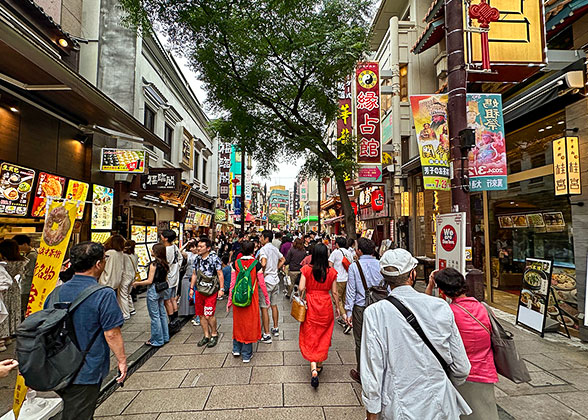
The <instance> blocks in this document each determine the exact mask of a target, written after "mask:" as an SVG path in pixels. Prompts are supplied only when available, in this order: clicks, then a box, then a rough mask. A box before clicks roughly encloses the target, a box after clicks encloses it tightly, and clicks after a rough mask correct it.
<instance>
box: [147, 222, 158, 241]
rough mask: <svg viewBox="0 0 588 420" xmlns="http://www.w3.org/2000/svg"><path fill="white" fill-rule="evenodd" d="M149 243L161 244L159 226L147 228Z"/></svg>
mask: <svg viewBox="0 0 588 420" xmlns="http://www.w3.org/2000/svg"><path fill="white" fill-rule="evenodd" d="M147 242H159V235H158V234H157V226H147Z"/></svg>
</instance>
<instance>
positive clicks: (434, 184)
mask: <svg viewBox="0 0 588 420" xmlns="http://www.w3.org/2000/svg"><path fill="white" fill-rule="evenodd" d="M447 100H448V97H447V95H422V96H411V97H410V106H411V108H412V116H413V119H414V128H415V130H416V132H417V143H418V146H419V154H420V157H421V167H422V171H423V183H424V187H425V189H427V190H442V191H449V190H450V183H449V127H448V125H447Z"/></svg>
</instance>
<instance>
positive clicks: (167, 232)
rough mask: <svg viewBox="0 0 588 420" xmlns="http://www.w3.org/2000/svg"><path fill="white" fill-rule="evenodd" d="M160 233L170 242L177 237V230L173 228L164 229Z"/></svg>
mask: <svg viewBox="0 0 588 420" xmlns="http://www.w3.org/2000/svg"><path fill="white" fill-rule="evenodd" d="M160 235H161V236H163V237H164V238H165V239H166V240H167V241H168V242H169V243H170V244H171V243H172V242H173V241H175V240H176V238H177V235H176V232H174V231H173V230H171V229H164V230H162V231H161V233H160Z"/></svg>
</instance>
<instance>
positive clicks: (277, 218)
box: [269, 213, 286, 226]
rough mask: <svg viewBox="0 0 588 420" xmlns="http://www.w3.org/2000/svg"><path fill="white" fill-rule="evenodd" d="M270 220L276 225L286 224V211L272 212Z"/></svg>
mask: <svg viewBox="0 0 588 420" xmlns="http://www.w3.org/2000/svg"><path fill="white" fill-rule="evenodd" d="M269 222H270V223H271V224H272V225H274V226H277V225H280V226H284V224H285V223H286V215H285V214H284V213H274V214H270V216H269Z"/></svg>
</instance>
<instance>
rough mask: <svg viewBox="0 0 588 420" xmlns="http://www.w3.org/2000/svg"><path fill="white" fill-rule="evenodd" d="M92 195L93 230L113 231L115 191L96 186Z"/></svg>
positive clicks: (93, 187)
mask: <svg viewBox="0 0 588 420" xmlns="http://www.w3.org/2000/svg"><path fill="white" fill-rule="evenodd" d="M92 193H93V194H92V229H104V230H106V229H112V217H113V207H114V190H113V189H112V188H108V187H104V186H102V185H97V184H94V185H93V186H92Z"/></svg>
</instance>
